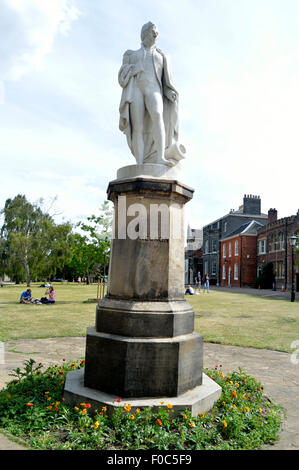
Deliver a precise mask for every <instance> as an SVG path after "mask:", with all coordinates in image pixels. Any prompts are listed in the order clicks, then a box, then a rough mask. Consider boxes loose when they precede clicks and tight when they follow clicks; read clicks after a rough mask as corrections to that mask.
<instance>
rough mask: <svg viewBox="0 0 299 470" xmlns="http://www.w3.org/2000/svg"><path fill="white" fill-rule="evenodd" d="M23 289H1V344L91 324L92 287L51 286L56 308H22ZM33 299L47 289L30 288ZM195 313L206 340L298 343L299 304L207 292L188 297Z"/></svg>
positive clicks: (282, 346)
mask: <svg viewBox="0 0 299 470" xmlns="http://www.w3.org/2000/svg"><path fill="white" fill-rule="evenodd" d="M25 288H26V286H24V285H23V286H5V287H3V288H0V341H8V340H11V339H25V338H50V337H64V336H84V335H85V334H86V328H87V327H88V326H93V325H94V323H95V309H96V304H95V303H85V302H84V301H86V300H87V299H89V298H95V297H96V295H97V286H96V285H95V284H93V285H90V286H86V285H80V286H79V285H78V284H76V283H74V284H72V283H69V284H60V283H57V284H55V290H56V299H57V303H56V304H55V305H21V304H19V303H18V300H19V297H20V294H21V292H22V291H23V290H24V289H25ZM31 288H32V294H33V297H34V298H41V297H42V296H44V292H45V288H42V287H39V284H33V285H32V287H31ZM186 300H187V301H188V302H189V303H190V305H191V306H192V307H193V309H194V311H195V330H196V331H197V332H198V333H200V334H201V335H202V336H203V338H204V341H205V342H214V343H221V344H230V345H235V346H243V347H254V348H266V349H273V350H277V351H285V352H292V349H291V347H290V345H291V343H292V341H294V340H298V339H299V303H297V302H294V303H292V302H289V301H286V300H276V299H268V298H267V299H266V298H261V297H253V296H251V295H246V294H235V293H233V294H231V293H227V292H220V291H213V290H212V291H210V293H209V294H205V295H203V294H201V295H199V296H186Z"/></svg>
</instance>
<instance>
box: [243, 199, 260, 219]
mask: <svg viewBox="0 0 299 470" xmlns="http://www.w3.org/2000/svg"><path fill="white" fill-rule="evenodd" d="M243 214H250V215H260V214H261V199H260V197H259V196H254V195H252V194H245V195H244V197H243Z"/></svg>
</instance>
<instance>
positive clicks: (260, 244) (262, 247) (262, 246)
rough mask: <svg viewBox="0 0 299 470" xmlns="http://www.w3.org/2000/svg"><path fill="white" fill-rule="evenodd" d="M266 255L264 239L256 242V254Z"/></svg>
mask: <svg viewBox="0 0 299 470" xmlns="http://www.w3.org/2000/svg"><path fill="white" fill-rule="evenodd" d="M265 253H266V239H265V238H263V240H259V242H258V254H259V255H263V254H265Z"/></svg>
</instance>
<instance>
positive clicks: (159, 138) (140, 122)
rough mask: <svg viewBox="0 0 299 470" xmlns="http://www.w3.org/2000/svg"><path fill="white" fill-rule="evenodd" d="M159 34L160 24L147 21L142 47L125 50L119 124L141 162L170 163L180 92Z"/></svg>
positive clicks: (176, 132)
mask: <svg viewBox="0 0 299 470" xmlns="http://www.w3.org/2000/svg"><path fill="white" fill-rule="evenodd" d="M157 36H158V31H157V27H156V25H154V24H153V23H151V22H149V23H147V24H145V25H144V26H143V27H142V30H141V48H140V49H138V50H137V51H131V50H128V51H126V52H125V54H124V56H123V63H122V66H121V69H120V71H119V74H118V81H119V84H120V86H121V87H122V88H123V91H122V97H121V102H120V107H119V112H120V120H119V128H120V130H121V131H122V132H124V133H125V135H126V137H127V142H128V145H129V148H130V150H131V152H132V154H133V155H134V157H135V158H136V163H137V164H138V165H140V164H143V163H158V164H166V165H169V164H170V163H169V162H170V161H171V160H169V158H168V159H166V158H167V157H166V158H165V155H167V153H165V151H166V150H167V149H169V148H170V147H171V146H172V145H173V143H174V142H176V141H177V140H178V92H177V91H176V89H175V88H174V86H173V85H172V82H171V78H170V72H169V63H168V60H167V57H166V56H165V55H164V54H163V52H162V51H161V50H160V49H158V48H157V47H156V45H155V43H156V39H157Z"/></svg>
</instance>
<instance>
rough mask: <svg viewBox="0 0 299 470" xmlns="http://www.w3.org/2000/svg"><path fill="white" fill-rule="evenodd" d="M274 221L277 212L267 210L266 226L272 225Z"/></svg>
mask: <svg viewBox="0 0 299 470" xmlns="http://www.w3.org/2000/svg"><path fill="white" fill-rule="evenodd" d="M276 220H277V210H276V209H269V210H268V224H272V222H276Z"/></svg>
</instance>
